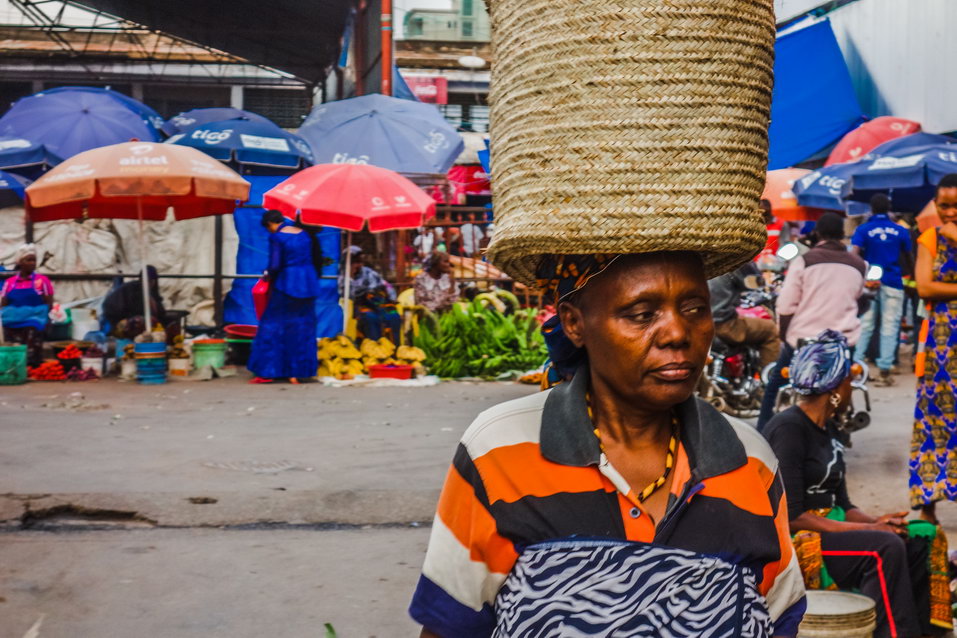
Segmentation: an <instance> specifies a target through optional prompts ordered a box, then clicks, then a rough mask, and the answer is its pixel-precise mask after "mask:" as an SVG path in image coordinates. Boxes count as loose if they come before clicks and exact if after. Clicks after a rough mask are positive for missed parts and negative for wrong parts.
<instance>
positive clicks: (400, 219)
mask: <svg viewBox="0 0 957 638" xmlns="http://www.w3.org/2000/svg"><path fill="white" fill-rule="evenodd" d="M263 208H273V209H276V210H278V211H280V212H281V213H282V214H283V215H285V216H286V217H289V218H290V219H296V217H297V215H298V217H299V220H300V221H301V222H302V223H303V224H310V225H314V226H332V227H333V228H341V229H343V230H346V231H349V236H348V240H347V242H346V245H347V246H349V245H351V244H352V232H353V231H358V230H362V229H363V228H364V227H365V226H366V224H368V225H369V230H370V231H372V232H374V233H376V232H383V231H386V230H398V229H401V228H418V227H419V226H422V225H424V224H425V221H426V220H427V219H429V218H431V217H434V216H435V200H434V199H432V198H431V197H430V196H429V195H427V194H426V193H425V191H423V190H422V189H421V188H419V187H418V186H416V185H415V184H414V183H413V182H411V181H410V180H408V179H406V178H405V177H403V176H401V175H399V174H398V173H396V172H394V171H390V170H387V169H384V168H379V167H378V166H371V165H369V164H318V165H316V166H310V167H309V168H307V169H305V170H302V171H299V172H298V173H296V174H295V175H292V176H291V177H289V179H287V180H285V181H284V182H282V183H280V184H277V185H276V186H274V187H273V188H271V189H270V190H268V191H267V192H266V193H265V194H264V195H263ZM345 272H346V277H345V289H344V290H343V296H344V300H343V308H344V309H345V310H346V311H347V310H348V300H349V284H350V283H351V279H352V278H351V276H350V273H351V272H352V251H351V250H347V251H346V270H345ZM343 316H344V321H345V322H346V325H348V321H349V313H348V312H344V313H343Z"/></svg>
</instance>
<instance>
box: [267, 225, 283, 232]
mask: <svg viewBox="0 0 957 638" xmlns="http://www.w3.org/2000/svg"><path fill="white" fill-rule="evenodd" d="M280 226H282V224H281V223H280V222H267V223H266V229H267V230H268V231H269V232H271V233H275V232H278V231H279V227H280Z"/></svg>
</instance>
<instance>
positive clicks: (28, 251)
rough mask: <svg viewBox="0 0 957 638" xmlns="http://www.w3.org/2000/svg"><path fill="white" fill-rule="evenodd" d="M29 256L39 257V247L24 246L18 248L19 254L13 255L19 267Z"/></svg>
mask: <svg viewBox="0 0 957 638" xmlns="http://www.w3.org/2000/svg"><path fill="white" fill-rule="evenodd" d="M27 255H33V256H34V257H36V256H37V245H36V244H22V245H21V246H20V247H19V248H17V252H15V253H14V255H13V263H15V264H17V265H19V264H20V260H22V259H23V258H24V257H26V256H27Z"/></svg>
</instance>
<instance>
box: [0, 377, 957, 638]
mask: <svg viewBox="0 0 957 638" xmlns="http://www.w3.org/2000/svg"><path fill="white" fill-rule="evenodd" d="M898 379H899V380H900V384H901V385H899V386H898V387H895V388H890V389H881V390H876V391H874V396H873V399H874V423H873V424H872V426H871V427H870V428H869V429H867V430H865V431H863V432H860V433H858V434H857V435H855V438H854V447H853V448H852V449H851V450H850V451H849V454H848V462H849V465H850V471H849V473H850V477H849V486H850V491H851V496H852V498H853V499H854V500H855V502H856V503H857V504H858V505H860V506H861V507H864V508H868V509H871V510H873V511H878V510H880V511H892V510H903V509H906V507H907V490H906V462H907V452H908V447H909V438H910V428H911V423H910V413H911V410H912V405H913V393H912V384H911V383H910V381H909V380H906V378H904V377H898ZM532 391H534V389H533V388H529V387H525V386H520V385H516V384H492V383H474V384H473V383H444V384H441V385H439V386H435V387H428V388H327V387H321V386H318V385H302V386H289V385H276V386H249V385H247V384H246V383H245V382H244V379H241V378H236V379H220V380H216V381H210V382H185V381H184V382H177V383H170V384H168V385H165V386H158V387H149V386H138V385H135V384H123V383H119V382H116V381H102V382H94V383H84V384H60V383H46V384H44V383H33V384H29V385H26V386H19V387H0V467H2V468H3V469H2V473H0V495H2V496H0V638H23V636H24V635H25V634H27V632H28V630H29V629H30V628H31V627H34V626H35V625H36V624H37V623H38V622H39V623H40V625H39V631H38V633H37V634H36V637H37V638H85V637H95V638H113V637H117V638H120V637H122V638H126V637H129V636H143V637H145V638H153V637H158V638H187V637H188V638H193V637H199V636H202V637H204V638H207V637H220V636H223V637H227V636H228V637H229V638H247V637H248V638H253V637H256V638H259V637H261V636H270V637H274V638H312V637H316V638H324V637H325V635H326V633H325V629H324V628H323V625H324V623H331V624H332V625H333V626H334V627H335V629H336V631H337V633H338V636H339V637H340V638H352V637H360V638H365V637H369V636H376V637H378V638H391V637H393V636H395V637H399V636H412V635H416V629H415V627H414V625H413V624H412V622H411V621H410V620H408V619H407V616H406V613H405V608H406V605H407V603H408V600H409V596H410V595H411V592H412V590H413V588H414V585H415V581H416V579H417V576H418V570H419V567H420V565H421V561H422V556H423V552H424V550H425V546H426V542H427V540H428V525H429V521H430V520H431V517H432V511H433V508H434V505H435V500H436V497H437V495H438V489H439V487H440V486H441V482H442V479H443V476H444V474H445V471H446V469H447V467H448V463H449V461H450V459H451V455H452V452H453V450H454V448H455V444H456V442H457V440H458V438H459V436H460V435H461V434H462V432H463V431H464V429H465V428H466V427H467V426H468V424H469V422H470V421H471V419H472V418H473V417H474V416H475V415H476V414H477V413H478V412H479V411H480V410H482V409H484V408H485V407H488V406H491V405H493V404H495V403H498V402H500V401H504V400H508V399H511V398H515V397H518V396H521V395H524V394H527V393H529V392H532ZM76 392H79V393H81V394H80V395H74V394H73V393H76ZM941 515H942V518H943V520H944V523H945V526H946V527H947V529H948V531H949V532H950V533H951V534H952V535H953V534H957V507H954V506H949V505H945V506H942V508H941Z"/></svg>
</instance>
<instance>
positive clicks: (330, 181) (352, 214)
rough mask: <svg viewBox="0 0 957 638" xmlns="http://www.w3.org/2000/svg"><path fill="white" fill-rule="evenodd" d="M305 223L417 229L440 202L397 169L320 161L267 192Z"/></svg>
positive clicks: (266, 201)
mask: <svg viewBox="0 0 957 638" xmlns="http://www.w3.org/2000/svg"><path fill="white" fill-rule="evenodd" d="M263 207H264V208H274V209H276V210H278V211H280V212H282V214H283V215H285V216H286V217H289V218H290V219H296V217H297V214H298V217H299V219H300V220H301V221H302V223H304V224H311V225H315V226H333V227H335V228H342V229H343V230H349V231H360V230H362V229H363V228H364V227H365V226H366V224H368V225H369V230H370V231H372V232H381V231H386V230H396V229H400V228H418V227H419V226H422V225H423V224H424V223H425V222H426V221H427V220H428V219H429V218H431V217H434V216H435V200H434V199H432V198H431V197H429V196H428V195H427V194H426V193H425V191H423V190H422V189H421V188H419V187H418V186H416V185H415V184H414V183H412V182H411V181H410V180H408V179H407V178H405V177H403V176H402V175H399V174H398V173H395V172H393V171H390V170H387V169H384V168H379V167H378V166H368V165H363V164H319V165H318V166H312V167H310V168H307V169H305V170H302V171H300V172H298V173H296V174H295V175H292V176H291V177H289V179H287V180H286V181H284V182H282V183H281V184H279V185H277V186H275V187H273V188H272V189H270V190H269V191H268V192H267V193H266V194H265V195H263Z"/></svg>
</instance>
